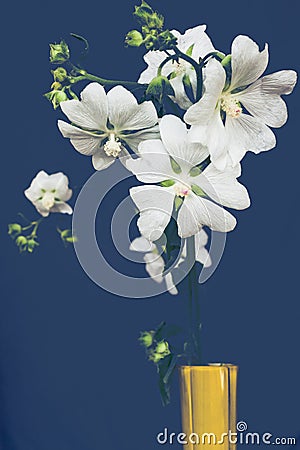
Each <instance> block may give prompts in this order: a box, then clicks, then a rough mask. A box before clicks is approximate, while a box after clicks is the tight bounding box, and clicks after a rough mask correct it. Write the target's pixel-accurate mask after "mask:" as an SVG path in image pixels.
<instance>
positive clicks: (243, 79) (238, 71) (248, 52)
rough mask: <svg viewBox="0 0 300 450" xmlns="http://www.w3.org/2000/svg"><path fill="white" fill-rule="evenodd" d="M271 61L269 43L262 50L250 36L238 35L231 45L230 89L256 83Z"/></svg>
mask: <svg viewBox="0 0 300 450" xmlns="http://www.w3.org/2000/svg"><path fill="white" fill-rule="evenodd" d="M268 61H269V53H268V45H267V44H266V45H265V48H264V50H263V51H262V52H260V51H259V47H258V45H257V44H256V43H255V42H254V41H253V40H252V39H250V38H249V37H248V36H243V35H239V36H237V37H236V38H235V39H234V40H233V42H232V46H231V67H232V77H231V84H230V89H229V90H233V89H236V88H238V87H242V86H247V85H248V84H251V83H254V81H256V80H257V79H258V78H259V77H260V76H261V75H262V74H263V73H264V71H265V70H266V68H267V65H268Z"/></svg>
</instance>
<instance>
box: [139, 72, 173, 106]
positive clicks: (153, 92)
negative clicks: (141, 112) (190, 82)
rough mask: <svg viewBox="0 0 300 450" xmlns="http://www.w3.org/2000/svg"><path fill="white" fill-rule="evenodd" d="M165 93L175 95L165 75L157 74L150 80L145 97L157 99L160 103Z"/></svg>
mask: <svg viewBox="0 0 300 450" xmlns="http://www.w3.org/2000/svg"><path fill="white" fill-rule="evenodd" d="M165 95H175V93H174V89H173V88H172V86H171V83H170V81H169V80H168V78H167V77H164V76H163V75H159V76H157V77H155V78H153V80H152V81H151V82H150V84H149V85H148V87H147V90H146V98H149V99H153V98H154V99H157V100H158V101H159V102H160V103H161V102H162V99H163V97H164V96H165Z"/></svg>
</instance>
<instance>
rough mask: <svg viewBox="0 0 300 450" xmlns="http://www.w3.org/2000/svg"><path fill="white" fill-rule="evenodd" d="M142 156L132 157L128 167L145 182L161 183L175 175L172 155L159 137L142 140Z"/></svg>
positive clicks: (140, 146)
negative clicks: (171, 160) (170, 155)
mask: <svg viewBox="0 0 300 450" xmlns="http://www.w3.org/2000/svg"><path fill="white" fill-rule="evenodd" d="M139 153H140V158H135V159H130V160H128V161H127V162H126V167H127V169H128V170H130V171H131V172H132V173H134V175H135V176H136V177H137V179H138V180H139V181H142V182H143V183H160V182H161V181H164V180H168V179H170V178H172V177H174V175H175V173H174V172H173V170H172V167H171V162H170V157H169V155H168V153H167V151H166V149H165V147H164V145H163V143H162V141H160V140H158V139H154V140H148V141H144V142H141V143H140V145H139Z"/></svg>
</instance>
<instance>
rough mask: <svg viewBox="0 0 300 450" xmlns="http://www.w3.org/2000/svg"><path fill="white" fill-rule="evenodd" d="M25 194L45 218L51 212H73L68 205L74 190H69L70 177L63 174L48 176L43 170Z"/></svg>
mask: <svg viewBox="0 0 300 450" xmlns="http://www.w3.org/2000/svg"><path fill="white" fill-rule="evenodd" d="M24 194H25V196H26V197H27V198H28V200H30V201H31V202H32V203H33V204H34V206H35V207H36V209H37V210H38V212H39V213H40V214H41V215H42V216H43V217H47V216H49V213H50V212H58V213H65V214H72V212H73V210H72V208H71V206H70V205H68V204H67V203H66V202H67V201H68V200H69V199H70V198H71V196H72V190H71V189H69V180H68V177H67V176H66V175H64V174H63V173H62V172H58V173H53V174H52V175H48V174H47V173H46V172H45V171H44V170H41V171H40V172H39V173H38V174H37V175H36V177H35V178H34V179H33V180H32V182H31V184H30V186H29V188H28V189H26V191H24Z"/></svg>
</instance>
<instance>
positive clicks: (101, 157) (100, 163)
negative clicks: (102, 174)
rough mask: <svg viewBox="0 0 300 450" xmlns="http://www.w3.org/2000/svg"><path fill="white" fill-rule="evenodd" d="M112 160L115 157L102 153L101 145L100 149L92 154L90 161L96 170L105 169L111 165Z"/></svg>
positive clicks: (113, 160)
mask: <svg viewBox="0 0 300 450" xmlns="http://www.w3.org/2000/svg"><path fill="white" fill-rule="evenodd" d="M114 162H115V158H113V157H112V156H107V155H106V154H105V153H104V150H103V147H101V149H100V151H98V152H97V153H95V154H94V155H93V156H92V163H93V166H94V168H95V169H96V170H104V169H107V167H109V166H111V165H112V164H113V163H114Z"/></svg>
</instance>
